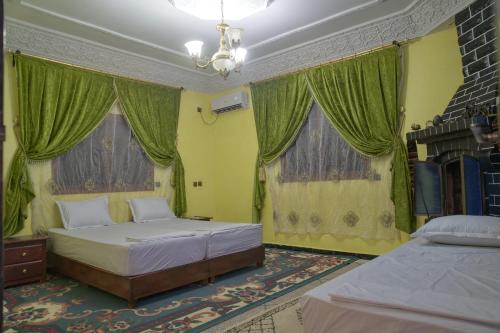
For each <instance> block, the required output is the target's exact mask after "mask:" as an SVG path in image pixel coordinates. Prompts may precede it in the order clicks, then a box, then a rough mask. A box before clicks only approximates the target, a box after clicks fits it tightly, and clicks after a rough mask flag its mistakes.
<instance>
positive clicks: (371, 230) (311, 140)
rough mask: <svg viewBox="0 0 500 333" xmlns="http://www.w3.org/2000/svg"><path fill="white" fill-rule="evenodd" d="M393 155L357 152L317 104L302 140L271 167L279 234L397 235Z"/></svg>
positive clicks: (375, 236) (300, 134) (380, 237)
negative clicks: (392, 178)
mask: <svg viewBox="0 0 500 333" xmlns="http://www.w3.org/2000/svg"><path fill="white" fill-rule="evenodd" d="M391 159H392V154H389V155H387V156H384V157H380V158H369V157H367V156H364V155H361V154H360V153H358V152H357V151H355V150H354V149H353V148H352V147H351V146H350V145H349V144H348V143H347V142H346V141H345V140H344V139H343V138H342V137H341V136H340V135H339V134H338V132H337V131H336V130H335V129H334V128H333V127H332V125H331V124H330V122H329V120H328V119H327V118H326V117H325V115H324V114H323V112H322V111H321V109H320V107H319V105H318V104H316V103H315V104H314V105H313V107H312V109H311V112H310V113H309V115H308V118H307V120H306V122H305V124H304V125H303V127H302V128H301V130H300V132H299V135H298V137H297V140H296V141H295V143H294V144H293V145H292V146H291V147H290V148H289V149H288V150H287V151H286V153H285V154H284V155H283V156H282V157H281V158H280V159H278V161H277V162H275V163H274V164H272V165H271V166H269V167H267V170H266V173H267V176H268V180H267V181H268V184H269V189H270V192H271V197H272V203H273V226H274V231H275V232H280V233H289V234H299V235H305V234H311V235H322V234H333V235H338V236H353V237H362V238H365V239H387V240H390V239H394V238H396V237H398V235H399V233H398V232H397V230H396V228H395V225H394V204H393V203H392V201H391V199H390V191H391V171H390V168H391Z"/></svg>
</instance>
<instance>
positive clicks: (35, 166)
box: [29, 103, 174, 234]
mask: <svg viewBox="0 0 500 333" xmlns="http://www.w3.org/2000/svg"><path fill="white" fill-rule="evenodd" d="M110 115H112V116H113V117H112V118H108V117H109V116H110ZM114 117H117V118H114ZM112 119H115V120H118V121H119V122H120V123H119V124H118V126H120V130H119V131H123V132H122V134H124V136H123V137H122V138H124V139H126V140H128V138H129V137H127V135H129V134H127V133H128V132H127V131H126V130H128V131H129V130H130V127H129V126H128V124H126V123H125V124H123V123H121V121H124V120H125V119H124V116H123V114H122V110H121V107H120V103H115V104H113V106H112V107H111V109H110V110H109V112H108V115H107V116H106V118H105V119H104V122H106V121H110V120H112ZM101 125H102V124H101ZM121 125H125V126H126V127H125V126H124V127H121ZM98 128H99V127H98ZM95 134H96V131H94V132H93V133H91V135H90V136H89V137H88V138H87V139H86V140H89V138H91V137H92V136H94V135H95ZM115 136H116V133H115ZM120 136H121V135H120ZM84 141H85V140H84ZM129 145H131V146H134V144H133V143H132V144H130V143H129ZM127 148H128V149H131V147H127V145H122V146H121V148H118V149H119V150H125V149H127ZM138 148H139V150H138V151H136V150H135V148H132V149H131V150H132V152H133V153H132V152H131V155H129V157H130V158H132V157H133V158H134V159H135V158H138V159H139V160H140V162H139V161H137V160H136V161H135V163H137V164H135V166H134V167H132V168H131V167H130V166H128V167H127V166H125V165H120V166H119V168H118V170H117V171H116V175H119V174H120V173H121V174H122V175H128V176H129V177H130V178H129V179H128V182H129V183H132V182H135V181H137V182H140V180H139V179H140V178H142V177H144V179H147V182H146V183H147V187H148V189H147V190H139V189H138V190H137V191H133V190H131V189H127V190H126V191H115V192H108V193H105V194H103V195H107V196H108V197H109V212H110V214H111V218H112V219H113V221H115V222H128V221H131V219H132V216H131V212H130V209H129V207H128V203H127V200H129V199H133V198H140V197H151V196H155V197H163V198H166V199H167V201H168V202H169V203H170V202H172V201H173V198H174V190H173V188H172V187H171V186H170V183H171V179H172V168H163V167H157V166H154V165H153V164H152V162H151V160H149V159H146V163H147V164H146V165H145V164H143V161H142V158H143V154H145V153H144V151H143V150H142V149H141V148H140V146H139V147H138ZM115 149H117V148H116V145H115ZM94 153H95V154H104V149H103V148H100V150H98V151H95V152H94ZM115 153H116V151H115ZM134 153H135V154H140V156H137V155H135V156H134V155H133V154H134ZM117 154H118V156H122V158H124V157H125V156H126V154H125V152H124V151H121V152H119V153H117ZM67 156H70V154H69V155H67ZM104 156H106V157H105V158H107V159H108V161H109V158H110V155H109V154H108V153H106V154H104ZM101 157H102V156H101ZM94 159H97V156H94ZM99 159H100V158H99ZM118 160H120V158H116V159H115V161H118ZM122 161H123V159H122ZM53 163H54V161H53V160H50V161H44V162H36V163H30V164H29V172H30V175H31V179H32V181H33V190H34V194H35V198H34V199H33V201H32V202H31V223H32V225H31V229H32V231H33V233H35V234H46V233H47V230H48V229H49V228H54V227H62V221H61V217H60V213H59V210H58V208H57V205H56V204H55V201H56V200H86V199H93V198H95V197H96V196H99V195H100V194H97V189H95V190H94V191H93V192H89V191H88V190H86V191H87V192H86V193H84V192H82V193H78V194H57V192H56V191H55V188H54V184H55V183H56V180H54V175H55V172H54V170H53ZM105 163H106V164H108V166H109V163H108V162H105ZM102 165H103V164H101V166H102ZM80 166H83V164H82V163H76V164H72V165H71V167H72V168H73V169H75V170H73V171H72V172H74V173H77V174H80V175H88V174H91V172H90V170H87V171H84V170H83V169H81V168H80ZM87 166H88V164H85V168H86V167H87ZM150 166H152V169H149V168H150ZM127 169H128V171H127ZM135 172H138V173H141V172H144V174H145V175H146V174H147V175H148V176H147V177H145V175H142V176H139V175H137V174H136V173H135ZM99 173H100V172H99ZM150 177H152V178H150ZM117 178H118V177H116V176H115V177H108V178H102V179H109V180H110V181H112V180H113V179H117ZM150 181H151V182H150ZM118 183H119V182H118ZM61 184H63V186H62V188H63V189H66V190H69V189H70V188H71V187H70V184H67V183H65V182H61ZM156 184H158V185H159V186H156ZM83 185H84V184H83ZM79 186H82V185H79ZM129 186H130V187H132V186H135V185H129Z"/></svg>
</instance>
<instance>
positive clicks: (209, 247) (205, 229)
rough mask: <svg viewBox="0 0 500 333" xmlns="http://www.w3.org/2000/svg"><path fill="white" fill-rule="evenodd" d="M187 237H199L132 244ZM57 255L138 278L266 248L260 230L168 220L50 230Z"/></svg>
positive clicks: (255, 226) (258, 227) (257, 227)
mask: <svg viewBox="0 0 500 333" xmlns="http://www.w3.org/2000/svg"><path fill="white" fill-rule="evenodd" d="M179 231H187V232H191V233H194V234H195V236H189V237H178V238H172V239H160V238H159V239H155V240H154V241H147V242H130V241H127V237H154V236H157V235H161V234H165V233H167V234H168V233H172V234H173V233H178V232H179ZM49 238H50V241H51V247H52V251H53V252H54V253H56V254H58V255H61V256H64V257H67V258H70V259H73V260H77V261H79V262H82V263H86V264H89V265H92V266H95V267H98V268H101V269H104V270H107V271H110V272H113V273H115V274H118V275H122V276H133V275H139V274H144V273H149V272H154V271H159V270H162V269H166V268H171V267H176V266H181V265H186V264H189V263H192V262H196V261H200V260H204V259H211V258H216V257H219V256H223V255H226V254H231V253H236V252H240V251H244V250H248V249H251V248H254V247H258V246H260V245H262V226H261V225H259V224H246V223H224V222H208V221H193V220H184V219H177V218H175V219H166V220H161V221H155V222H148V223H131V222H130V223H120V224H115V225H111V226H104V227H95V228H85V229H75V230H66V229H63V228H52V229H49Z"/></svg>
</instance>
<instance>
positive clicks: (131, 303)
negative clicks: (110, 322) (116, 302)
mask: <svg viewBox="0 0 500 333" xmlns="http://www.w3.org/2000/svg"><path fill="white" fill-rule="evenodd" d="M127 303H128V304H127V305H128V308H129V309H133V308H135V306H136V301H135V299H128V300H127Z"/></svg>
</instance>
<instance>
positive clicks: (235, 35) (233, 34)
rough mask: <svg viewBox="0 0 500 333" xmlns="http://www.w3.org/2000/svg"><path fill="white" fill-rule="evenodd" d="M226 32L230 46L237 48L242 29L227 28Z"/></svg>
mask: <svg viewBox="0 0 500 333" xmlns="http://www.w3.org/2000/svg"><path fill="white" fill-rule="evenodd" d="M226 34H227V39H229V44H230V45H231V47H234V48H237V47H238V46H240V42H241V35H242V34H243V29H241V28H229V29H227V32H226Z"/></svg>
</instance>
